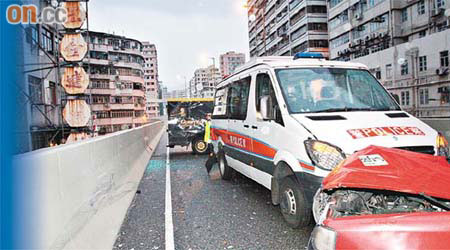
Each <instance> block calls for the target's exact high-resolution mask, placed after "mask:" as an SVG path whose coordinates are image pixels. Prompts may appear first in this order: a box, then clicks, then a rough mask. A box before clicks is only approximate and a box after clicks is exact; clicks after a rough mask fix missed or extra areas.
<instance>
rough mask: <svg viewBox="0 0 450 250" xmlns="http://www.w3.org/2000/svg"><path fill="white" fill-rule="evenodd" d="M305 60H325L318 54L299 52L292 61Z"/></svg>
mask: <svg viewBox="0 0 450 250" xmlns="http://www.w3.org/2000/svg"><path fill="white" fill-rule="evenodd" d="M305 58H314V59H325V57H324V56H323V54H322V53H319V52H299V53H297V54H295V56H294V60H297V59H305Z"/></svg>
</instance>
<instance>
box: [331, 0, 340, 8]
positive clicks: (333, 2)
mask: <svg viewBox="0 0 450 250" xmlns="http://www.w3.org/2000/svg"><path fill="white" fill-rule="evenodd" d="M340 2H342V0H330V9H331V8H334V7H336V5H338V4H339V3H340Z"/></svg>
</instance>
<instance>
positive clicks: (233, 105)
mask: <svg viewBox="0 0 450 250" xmlns="http://www.w3.org/2000/svg"><path fill="white" fill-rule="evenodd" d="M250 80H251V78H250V77H247V78H244V79H242V80H239V81H235V82H233V83H231V84H230V86H229V90H228V100H227V101H228V113H229V117H230V119H235V120H245V118H246V117H247V106H248V95H249V91H250Z"/></svg>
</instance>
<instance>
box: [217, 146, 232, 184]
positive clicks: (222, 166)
mask: <svg viewBox="0 0 450 250" xmlns="http://www.w3.org/2000/svg"><path fill="white" fill-rule="evenodd" d="M218 163H219V172H220V176H221V177H222V179H223V180H230V179H231V175H232V174H233V169H232V168H230V167H229V166H228V164H227V160H226V159H225V153H224V152H223V151H220V152H219V154H218Z"/></svg>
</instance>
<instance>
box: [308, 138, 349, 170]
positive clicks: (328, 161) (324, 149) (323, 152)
mask: <svg viewBox="0 0 450 250" xmlns="http://www.w3.org/2000/svg"><path fill="white" fill-rule="evenodd" d="M305 147H306V152H307V153H308V155H309V158H311V161H312V162H313V163H314V165H316V166H317V167H319V168H322V169H325V170H330V171H331V170H333V169H334V168H335V167H336V166H337V165H338V164H339V163H341V162H342V161H343V160H344V159H345V154H344V153H343V152H342V150H341V149H340V148H338V147H336V146H334V145H331V144H329V143H327V142H323V141H317V140H311V139H310V140H306V141H305Z"/></svg>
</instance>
